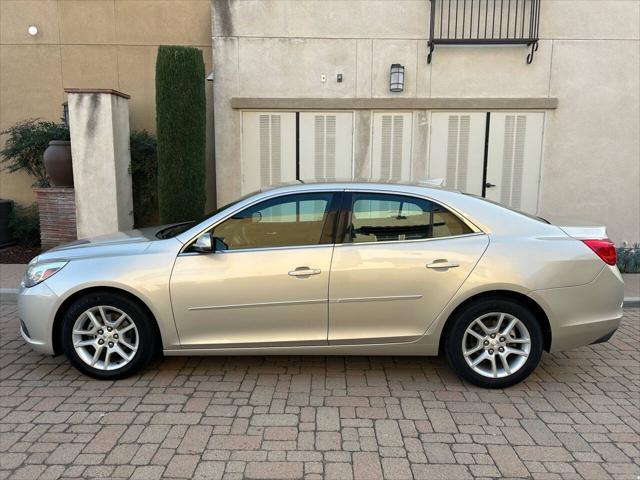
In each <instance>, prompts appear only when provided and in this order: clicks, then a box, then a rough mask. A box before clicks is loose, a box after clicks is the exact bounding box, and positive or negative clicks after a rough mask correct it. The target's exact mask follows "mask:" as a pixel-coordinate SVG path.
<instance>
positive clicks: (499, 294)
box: [438, 290, 552, 354]
mask: <svg viewBox="0 0 640 480" xmlns="http://www.w3.org/2000/svg"><path fill="white" fill-rule="evenodd" d="M487 299H503V300H511V301H515V302H518V303H520V304H522V305H524V306H525V307H527V308H528V309H530V310H531V311H532V312H533V314H534V316H535V317H536V319H537V320H538V322H539V323H540V327H541V328H542V335H543V337H544V350H545V351H547V352H548V351H549V350H550V349H551V341H552V334H551V323H550V322H549V317H548V316H547V314H546V312H545V311H544V309H543V308H542V307H541V306H540V304H538V302H536V301H535V300H534V299H533V298H531V297H529V296H528V295H525V294H523V293H520V292H515V291H513V290H490V291H486V292H481V293H477V294H475V295H472V296H471V297H469V298H467V299H465V300H464V301H463V302H462V303H460V304H459V305H458V306H457V307H456V308H455V309H454V310H453V311H452V312H451V314H449V316H448V317H447V320H446V322H445V323H444V326H443V327H442V331H441V333H440V339H439V343H438V352H439V353H440V354H442V353H443V348H444V343H445V339H446V336H447V334H448V331H449V329H450V328H451V325H452V324H453V319H454V318H455V317H456V315H458V314H459V313H460V312H461V311H463V310H464V309H465V308H467V307H468V306H469V305H471V304H473V303H475V302H478V301H480V300H487Z"/></svg>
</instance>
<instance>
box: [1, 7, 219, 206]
mask: <svg viewBox="0 0 640 480" xmlns="http://www.w3.org/2000/svg"><path fill="white" fill-rule="evenodd" d="M210 9H211V7H210V2H209V0H0V129H2V130H4V129H6V128H7V127H9V126H11V125H13V124H14V123H16V122H18V121H21V120H25V119H28V118H43V119H47V120H57V119H59V118H60V116H61V114H62V106H61V104H62V103H63V102H64V101H65V100H66V95H65V94H64V92H63V89H64V88H68V87H81V88H113V89H116V90H120V91H122V92H125V93H127V94H129V95H131V100H130V119H131V128H132V129H147V130H150V131H154V130H155V59H156V50H157V47H158V45H169V44H170V45H191V46H196V47H198V48H200V49H202V50H203V56H204V61H205V68H206V69H207V71H210V69H211V59H212V53H211V13H210ZM29 25H36V26H37V27H38V30H39V33H38V35H37V36H35V37H32V36H30V35H29V34H28V33H27V27H28V26H29ZM207 91H208V96H209V97H210V95H209V91H210V88H207ZM207 104H208V105H209V106H210V105H211V104H212V101H211V99H210V98H209V101H208V102H207ZM209 110H212V109H211V108H209ZM208 117H209V118H210V119H211V113H210V114H209V115H208ZM209 131H211V129H210V128H209ZM2 141H3V139H0V142H2ZM209 152H210V153H211V152H212V148H211V147H210V148H209ZM208 163H209V166H210V167H212V166H213V158H212V155H209V159H208ZM208 177H212V175H208ZM32 182H33V179H31V178H28V177H27V176H26V175H22V174H11V175H10V174H8V173H7V172H0V197H2V198H10V199H13V200H16V201H18V202H20V203H31V202H32V201H34V200H35V196H34V195H33V193H32V192H31V183H32ZM209 183H210V182H209ZM210 187H211V188H212V189H213V186H212V185H210ZM210 193H211V192H210ZM209 196H210V197H211V200H212V201H213V195H211V194H210V195H209ZM210 203H211V202H210Z"/></svg>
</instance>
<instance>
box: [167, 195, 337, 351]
mask: <svg viewBox="0 0 640 480" xmlns="http://www.w3.org/2000/svg"><path fill="white" fill-rule="evenodd" d="M339 196H340V193H335V192H312V193H299V194H289V195H284V196H278V197H275V198H271V199H267V200H263V201H262V202H259V203H257V204H254V205H252V206H249V207H247V208H245V209H244V210H242V211H241V212H239V213H236V214H234V215H233V216H232V217H230V218H227V219H225V220H223V221H222V222H221V223H219V224H217V225H216V226H215V227H213V229H212V231H211V233H212V235H213V236H214V237H216V238H217V239H219V240H218V241H216V244H217V245H218V246H219V247H220V250H217V251H215V252H214V253H209V254H202V253H197V252H195V251H192V250H193V249H192V248H190V247H187V248H186V249H185V251H184V252H183V253H181V254H180V255H179V256H178V257H177V259H176V262H175V266H174V269H173V274H172V277H171V301H172V305H173V310H174V315H175V319H176V325H177V328H178V333H179V335H180V343H181V345H182V347H183V348H216V347H254V346H255V347H257V346H266V345H280V346H284V345H307V344H312V345H322V344H326V343H327V324H328V315H327V302H328V287H329V270H330V265H331V255H332V251H333V242H334V232H335V221H336V217H337V210H338V205H339V200H340V199H339V198H338V197H339Z"/></svg>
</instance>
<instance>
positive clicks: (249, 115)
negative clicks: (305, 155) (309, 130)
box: [242, 112, 296, 194]
mask: <svg viewBox="0 0 640 480" xmlns="http://www.w3.org/2000/svg"><path fill="white" fill-rule="evenodd" d="M295 179H296V114H295V113H294V112H243V113H242V193H243V194H246V193H250V192H254V191H256V190H259V189H260V188H263V187H268V186H269V185H274V184H277V183H282V182H289V181H293V180H295Z"/></svg>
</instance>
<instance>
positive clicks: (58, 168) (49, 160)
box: [44, 140, 73, 187]
mask: <svg viewBox="0 0 640 480" xmlns="http://www.w3.org/2000/svg"><path fill="white" fill-rule="evenodd" d="M44 169H45V170H46V171H47V175H49V179H50V180H51V186H53V187H73V167H72V164H71V142H69V141H68V140H51V141H50V142H49V146H48V147H47V149H46V150H45V151H44Z"/></svg>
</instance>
